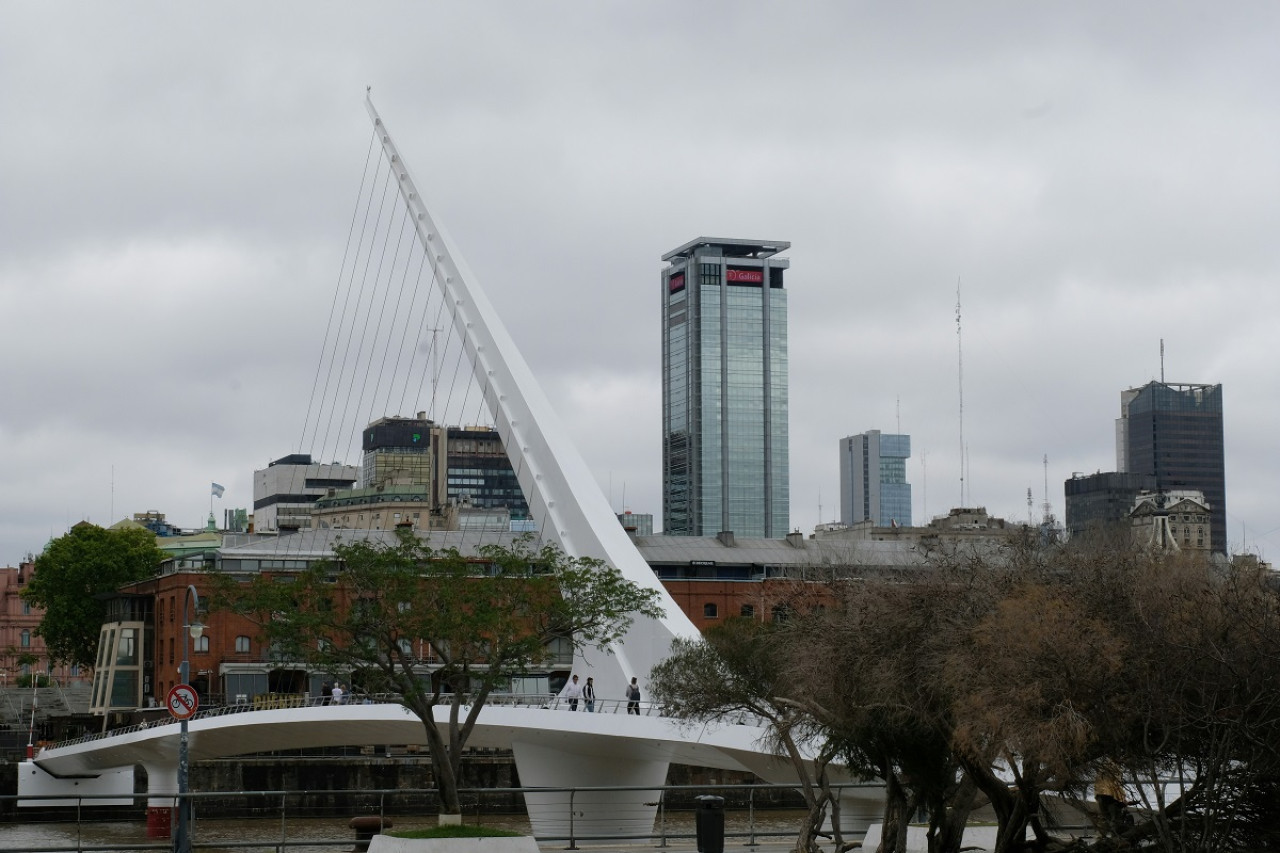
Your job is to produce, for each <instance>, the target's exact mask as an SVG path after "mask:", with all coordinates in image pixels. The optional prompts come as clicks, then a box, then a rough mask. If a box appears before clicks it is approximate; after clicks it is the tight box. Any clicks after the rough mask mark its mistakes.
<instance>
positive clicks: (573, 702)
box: [560, 675, 582, 711]
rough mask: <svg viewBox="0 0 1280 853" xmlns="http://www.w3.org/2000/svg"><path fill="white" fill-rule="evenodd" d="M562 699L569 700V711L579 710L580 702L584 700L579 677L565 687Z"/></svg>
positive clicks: (575, 677)
mask: <svg viewBox="0 0 1280 853" xmlns="http://www.w3.org/2000/svg"><path fill="white" fill-rule="evenodd" d="M560 695H561V697H563V698H565V699H568V700H569V710H570V711H576V710H578V700H579V699H581V698H582V685H581V684H579V683H578V676H576V675H575V676H574V677H573V678H572V679H571V680H570V681H569V683H568V684H566V685H565V686H564V692H563V693H561V694H560Z"/></svg>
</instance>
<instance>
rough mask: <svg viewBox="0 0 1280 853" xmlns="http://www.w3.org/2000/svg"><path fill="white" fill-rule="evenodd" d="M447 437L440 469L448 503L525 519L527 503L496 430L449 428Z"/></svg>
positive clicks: (477, 427) (475, 427) (485, 427)
mask: <svg viewBox="0 0 1280 853" xmlns="http://www.w3.org/2000/svg"><path fill="white" fill-rule="evenodd" d="M447 436H448V443H447V446H446V450H445V460H446V462H445V465H444V466H443V467H444V470H445V475H446V479H447V483H446V490H445V494H446V497H447V499H448V500H449V502H451V503H458V504H461V503H467V504H469V505H470V506H472V507H475V508H477V509H500V508H501V509H506V510H508V511H509V512H510V521H515V522H518V521H524V520H526V519H528V518H529V504H528V502H527V501H526V500H525V497H524V491H523V490H522V489H521V488H520V483H519V481H517V480H516V472H515V469H513V468H512V467H511V460H510V459H509V458H508V457H507V451H506V448H505V447H503V444H502V438H501V437H499V435H498V431H497V430H496V429H494V428H493V427H490V426H468V427H449V428H448V430H447Z"/></svg>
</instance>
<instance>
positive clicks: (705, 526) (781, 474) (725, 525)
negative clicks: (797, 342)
mask: <svg viewBox="0 0 1280 853" xmlns="http://www.w3.org/2000/svg"><path fill="white" fill-rule="evenodd" d="M790 247H791V244H790V243H786V242H782V241H761V240H728V239H713V238H708V237H699V238H698V239H696V240H691V241H689V242H688V243H685V244H684V245H683V246H681V247H680V248H678V249H674V250H672V251H670V252H668V253H666V254H665V255H663V256H662V260H663V261H665V262H667V264H668V266H667V267H666V268H665V269H663V271H662V526H663V533H666V534H670V535H675V536H714V535H716V534H717V533H720V532H722V531H732V532H733V533H734V534H735V535H736V536H742V537H766V538H767V537H782V536H785V535H786V534H787V533H788V531H789V524H790V497H789V494H790V465H789V461H788V451H787V447H788V444H787V441H788V437H787V293H786V290H784V289H783V272H784V271H785V270H786V269H787V268H788V267H789V266H790V261H788V260H787V259H785V258H778V257H776V256H777V254H778V253H779V252H783V251H786V250H787V249H789V248H790Z"/></svg>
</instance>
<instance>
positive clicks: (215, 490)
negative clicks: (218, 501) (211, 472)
mask: <svg viewBox="0 0 1280 853" xmlns="http://www.w3.org/2000/svg"><path fill="white" fill-rule="evenodd" d="M225 491H226V489H224V488H222V486H219V485H218V484H217V483H214V484H213V489H212V491H211V492H210V494H212V495H213V496H214V497H215V498H220V497H222V493H223V492H225Z"/></svg>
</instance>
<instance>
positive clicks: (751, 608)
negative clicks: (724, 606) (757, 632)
mask: <svg viewBox="0 0 1280 853" xmlns="http://www.w3.org/2000/svg"><path fill="white" fill-rule="evenodd" d="M738 615H739V616H745V617H746V618H748V619H754V618H755V616H756V606H755V605H754V604H744V605H742V607H741V609H739V610H738Z"/></svg>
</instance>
